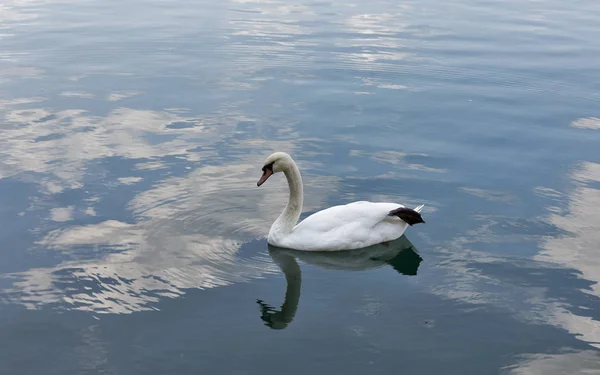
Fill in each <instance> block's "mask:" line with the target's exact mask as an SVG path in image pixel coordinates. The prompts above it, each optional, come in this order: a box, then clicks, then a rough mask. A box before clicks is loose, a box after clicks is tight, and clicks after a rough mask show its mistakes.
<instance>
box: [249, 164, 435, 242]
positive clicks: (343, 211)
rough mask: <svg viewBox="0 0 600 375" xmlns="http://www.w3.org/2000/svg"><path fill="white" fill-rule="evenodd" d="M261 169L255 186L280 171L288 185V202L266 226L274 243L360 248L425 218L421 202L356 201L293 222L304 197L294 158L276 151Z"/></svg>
mask: <svg viewBox="0 0 600 375" xmlns="http://www.w3.org/2000/svg"><path fill="white" fill-rule="evenodd" d="M262 171H263V174H262V176H261V177H260V179H259V180H258V182H257V183H256V185H257V186H261V185H262V184H264V183H265V181H267V179H268V178H269V177H271V176H272V175H273V174H275V173H279V172H283V174H284V175H285V177H286V179H287V182H288V186H289V189H290V195H289V198H288V203H287V205H286V206H285V208H284V210H283V212H282V213H281V215H279V217H278V218H277V220H275V222H274V223H273V225H271V229H270V230H269V234H268V237H267V242H268V243H269V244H270V245H273V246H277V247H280V248H288V249H295V250H304V251H338V250H352V249H359V248H363V247H368V246H371V245H375V244H378V243H383V242H388V241H393V240H395V239H397V238H399V237H400V236H402V234H404V231H405V230H406V228H407V227H408V226H409V225H414V224H418V223H424V222H425V221H424V220H423V218H422V217H421V214H420V212H421V210H422V209H423V205H420V206H418V207H417V208H415V209H411V208H407V207H404V206H403V205H401V204H398V203H386V202H367V201H358V202H352V203H349V204H346V205H339V206H333V207H330V208H327V209H325V210H322V211H319V212H316V213H314V214H312V215H310V216H308V217H307V218H306V219H304V220H302V221H301V222H300V223H298V224H296V223H297V222H298V219H299V218H300V214H301V213H302V203H303V200H304V193H303V186H302V177H301V176H300V170H299V169H298V166H297V165H296V162H295V161H294V159H292V157H291V156H290V155H288V154H287V153H285V152H275V153H273V154H271V155H270V156H269V157H268V158H267V159H266V160H265V162H264V166H263V167H262Z"/></svg>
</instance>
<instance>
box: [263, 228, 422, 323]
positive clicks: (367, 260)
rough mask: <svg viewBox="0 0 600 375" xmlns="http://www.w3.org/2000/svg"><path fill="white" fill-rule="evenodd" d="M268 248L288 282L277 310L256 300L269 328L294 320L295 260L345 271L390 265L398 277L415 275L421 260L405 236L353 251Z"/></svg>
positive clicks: (297, 287)
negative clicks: (400, 275) (399, 275)
mask: <svg viewBox="0 0 600 375" xmlns="http://www.w3.org/2000/svg"><path fill="white" fill-rule="evenodd" d="M268 247H269V255H270V256H271V258H273V261H274V262H275V263H276V264H277V265H278V266H279V268H280V269H281V271H282V272H283V274H284V275H285V280H286V283H287V287H286V290H285V300H284V302H283V305H281V309H280V310H279V311H278V310H275V309H274V308H273V307H271V306H269V305H268V304H266V303H265V302H263V301H262V300H258V301H257V303H258V305H259V306H260V312H261V317H260V318H261V319H262V320H263V321H264V322H265V325H266V326H267V327H269V328H272V329H284V328H286V327H287V326H288V325H289V324H290V323H291V322H292V320H294V316H295V315H296V311H297V310H298V303H299V301H300V289H301V285H302V271H301V270H300V266H299V265H298V262H297V260H300V261H302V262H304V263H308V264H312V265H315V266H319V267H323V268H327V269H335V270H345V271H363V270H369V269H375V268H380V267H383V266H385V265H389V266H391V267H392V268H394V269H395V270H396V271H398V272H399V273H400V274H402V275H408V276H414V275H416V274H417V269H418V268H419V264H421V261H422V260H423V258H421V257H420V256H419V254H418V253H417V249H416V248H415V247H414V245H413V244H412V243H411V242H410V241H409V240H408V239H407V238H406V236H404V235H403V236H402V237H400V238H398V239H397V240H394V241H390V242H388V243H383V244H376V245H372V246H369V247H365V248H362V249H356V250H344V251H333V252H332V251H298V250H290V249H282V248H277V247H275V246H271V245H268Z"/></svg>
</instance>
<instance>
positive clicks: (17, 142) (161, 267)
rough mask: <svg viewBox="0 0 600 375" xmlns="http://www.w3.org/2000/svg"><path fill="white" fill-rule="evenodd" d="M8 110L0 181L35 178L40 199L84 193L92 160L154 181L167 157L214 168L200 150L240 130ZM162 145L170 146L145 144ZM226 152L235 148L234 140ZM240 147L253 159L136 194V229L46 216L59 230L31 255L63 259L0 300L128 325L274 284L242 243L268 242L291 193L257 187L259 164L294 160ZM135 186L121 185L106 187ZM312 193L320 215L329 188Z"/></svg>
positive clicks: (59, 212)
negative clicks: (198, 291)
mask: <svg viewBox="0 0 600 375" xmlns="http://www.w3.org/2000/svg"><path fill="white" fill-rule="evenodd" d="M5 108H7V111H6V112H5V122H6V123H7V124H8V125H9V126H8V127H4V128H2V129H0V137H1V138H0V148H1V150H2V151H0V173H2V176H5V177H6V176H11V175H16V174H21V173H24V172H28V173H35V174H36V175H39V176H43V177H39V178H37V182H38V184H39V186H40V189H41V190H42V192H43V193H44V194H55V193H59V192H62V191H64V190H65V189H69V188H79V187H85V180H84V178H83V177H84V176H85V174H86V173H87V167H88V164H89V162H91V161H93V160H96V159H103V158H107V157H114V156H119V157H121V158H126V159H135V160H147V161H145V162H140V163H137V165H135V168H136V169H143V170H152V169H156V168H166V167H167V166H166V165H165V164H164V163H163V162H162V161H161V158H162V157H164V156H169V155H173V156H177V157H179V158H183V160H187V161H188V162H189V161H190V160H197V161H198V160H202V159H203V157H206V156H208V157H211V155H212V156H214V153H213V152H212V151H210V150H208V151H207V152H206V153H205V152H203V151H202V145H209V144H213V143H214V142H218V141H220V140H225V139H227V138H228V137H229V134H231V133H230V132H228V131H227V129H232V128H233V127H235V125H236V124H237V123H238V122H239V121H243V120H246V119H247V118H246V117H245V116H240V115H234V114H232V113H231V112H228V113H226V114H218V115H215V116H216V117H215V116H212V117H211V116H208V117H207V118H206V119H204V121H201V122H199V121H198V119H197V118H194V119H189V118H185V117H182V116H180V115H178V114H175V113H171V112H166V111H148V110H134V109H129V108H118V109H116V110H113V111H111V112H110V113H108V115H107V116H105V117H100V116H91V115H89V114H88V113H87V112H86V111H83V110H63V111H51V110H50V109H45V108H35V109H15V108H14V106H13V105H7V106H6V107H5ZM178 121H179V122H182V121H193V122H194V124H195V126H193V127H185V128H183V129H177V128H175V129H170V128H168V127H167V125H168V124H172V123H175V122H178ZM214 124H218V126H215V125H214ZM164 134H169V135H173V137H170V138H168V139H165V140H163V141H162V142H161V141H155V140H154V141H153V140H152V137H154V136H157V135H164ZM227 143H228V144H229V147H231V148H237V147H240V145H238V144H237V143H236V142H232V141H231V140H228V142H227ZM247 147H252V150H253V153H252V154H248V155H246V154H245V153H244V152H242V153H240V156H239V157H238V158H234V159H231V160H230V161H229V162H228V163H226V164H224V165H220V166H213V165H204V164H203V165H202V166H200V167H194V168H193V169H191V171H190V172H189V173H187V174H186V175H183V176H179V177H168V178H166V179H163V180H162V181H159V182H158V183H155V184H154V185H153V186H152V187H151V188H150V189H149V190H146V191H143V192H142V193H140V194H138V195H137V196H135V197H134V198H133V199H132V200H131V201H130V202H129V204H128V209H129V211H130V212H131V213H132V214H133V217H134V218H135V221H134V222H132V223H126V222H122V221H119V220H114V219H108V220H103V221H101V222H98V223H94V224H89V225H69V224H68V221H69V220H71V219H72V218H73V212H74V211H75V207H72V206H69V207H56V208H54V209H52V210H51V211H50V215H51V219H52V220H54V221H56V222H64V224H63V226H62V227H60V228H59V229H56V230H53V231H51V232H50V233H48V234H47V235H45V236H44V237H43V239H41V240H40V241H39V243H38V244H39V245H40V246H42V247H44V248H47V249H49V250H52V251H59V252H61V253H62V255H63V257H62V258H63V259H64V261H63V262H61V263H60V264H58V265H56V266H53V267H47V268H33V269H29V270H27V271H25V272H20V273H14V274H10V275H6V276H7V277H9V278H10V279H12V280H13V281H14V283H13V285H12V287H11V288H9V289H7V290H5V299H7V300H8V301H10V302H13V303H19V304H22V305H24V306H26V307H28V308H31V309H35V308H39V307H41V306H43V305H46V304H56V305H58V306H59V307H61V308H65V307H67V306H68V308H71V309H76V310H85V311H91V312H95V313H131V312H135V311H140V310H148V309H155V308H156V307H155V306H153V304H155V303H156V302H158V301H159V300H160V298H162V297H177V296H179V295H181V294H183V293H185V289H188V288H212V287H216V286H224V285H228V284H230V283H233V282H240V281H245V280H248V279H250V278H255V277H260V276H261V275H263V274H265V273H269V272H278V270H277V267H275V266H271V262H270V258H268V256H267V255H265V254H264V253H262V252H261V253H260V254H257V253H255V254H253V255H251V256H248V257H243V256H242V257H239V256H238V254H237V253H238V251H239V249H240V247H241V246H242V244H243V243H245V242H248V241H251V240H253V239H256V238H259V237H262V236H264V235H265V234H266V233H267V231H268V228H269V226H270V224H271V223H272V221H273V220H274V219H275V218H276V217H277V215H278V213H279V212H280V210H281V209H282V207H283V205H285V202H286V199H287V190H286V189H287V185H286V184H285V183H284V182H283V181H282V180H278V179H277V178H275V179H274V180H273V181H272V182H271V184H268V185H265V186H263V187H261V188H260V189H258V188H257V187H256V180H257V178H258V177H260V176H259V175H260V166H261V163H262V162H263V160H264V157H265V156H266V155H267V154H268V153H269V152H272V151H273V150H274V149H283V150H287V151H290V152H293V149H294V148H293V147H292V146H291V145H290V144H287V143H281V142H277V141H271V142H269V143H268V144H267V143H266V142H265V141H264V140H258V139H254V140H245V141H244V143H243V146H242V149H247ZM190 149H194V150H199V151H193V152H192V151H189V150H190ZM257 150H262V151H261V152H257ZM221 163H222V161H221ZM303 165H304V166H307V164H303ZM140 180H141V179H140V178H139V177H121V178H117V179H116V181H114V183H113V182H110V181H106V183H107V185H109V184H134V183H136V182H139V181H140ZM309 181H310V182H309V183H307V186H306V192H307V197H306V209H307V210H310V209H315V208H318V207H321V206H322V203H323V202H322V200H323V199H324V198H325V197H326V194H327V193H328V192H329V191H330V190H331V189H334V186H335V179H332V178H325V177H315V178H311V179H310V180H309ZM88 201H89V202H87V204H89V205H90V206H89V207H82V208H81V209H80V210H78V212H79V211H81V212H83V213H84V214H86V215H88V216H92V217H93V216H95V215H97V214H96V210H95V207H96V206H97V205H99V204H101V203H100V202H99V201H98V199H97V197H96V199H89V200H88ZM265 250H266V249H265ZM261 251H262V249H261Z"/></svg>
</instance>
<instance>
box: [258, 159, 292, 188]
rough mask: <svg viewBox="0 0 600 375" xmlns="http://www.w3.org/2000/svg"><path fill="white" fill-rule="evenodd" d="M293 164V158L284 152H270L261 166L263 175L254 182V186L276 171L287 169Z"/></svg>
mask: <svg viewBox="0 0 600 375" xmlns="http://www.w3.org/2000/svg"><path fill="white" fill-rule="evenodd" d="M293 165H294V160H293V159H292V157H291V156H289V155H288V154H286V153H285V152H275V153H273V154H271V155H270V156H269V157H268V158H267V159H266V160H265V163H264V166H263V167H262V171H263V175H262V177H261V178H260V180H258V182H257V183H256V186H260V185H262V184H264V183H265V181H267V179H268V178H269V177H271V175H273V174H275V173H278V172H285V171H286V170H287V169H289V168H291V167H292V166H293Z"/></svg>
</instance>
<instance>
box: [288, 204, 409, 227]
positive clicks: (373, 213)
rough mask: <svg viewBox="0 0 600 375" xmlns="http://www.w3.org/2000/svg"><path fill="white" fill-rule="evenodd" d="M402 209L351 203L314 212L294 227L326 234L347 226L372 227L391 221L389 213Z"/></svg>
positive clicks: (389, 205)
mask: <svg viewBox="0 0 600 375" xmlns="http://www.w3.org/2000/svg"><path fill="white" fill-rule="evenodd" d="M400 207H404V206H402V205H401V204H397V203H374V202H367V201H358V202H352V203H349V204H346V205H340V206H333V207H329V208H327V209H324V210H322V211H318V212H315V213H314V214H312V215H310V216H308V217H307V218H306V219H304V220H302V221H301V222H300V223H298V224H297V225H296V227H295V228H294V230H293V232H295V231H296V230H308V229H310V230H311V231H316V232H328V231H330V230H333V229H338V228H341V227H344V226H346V225H348V224H360V225H361V226H362V227H372V226H374V225H376V224H377V223H379V222H380V221H382V220H386V219H393V216H390V215H389V213H390V211H392V210H395V209H397V208H400Z"/></svg>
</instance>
